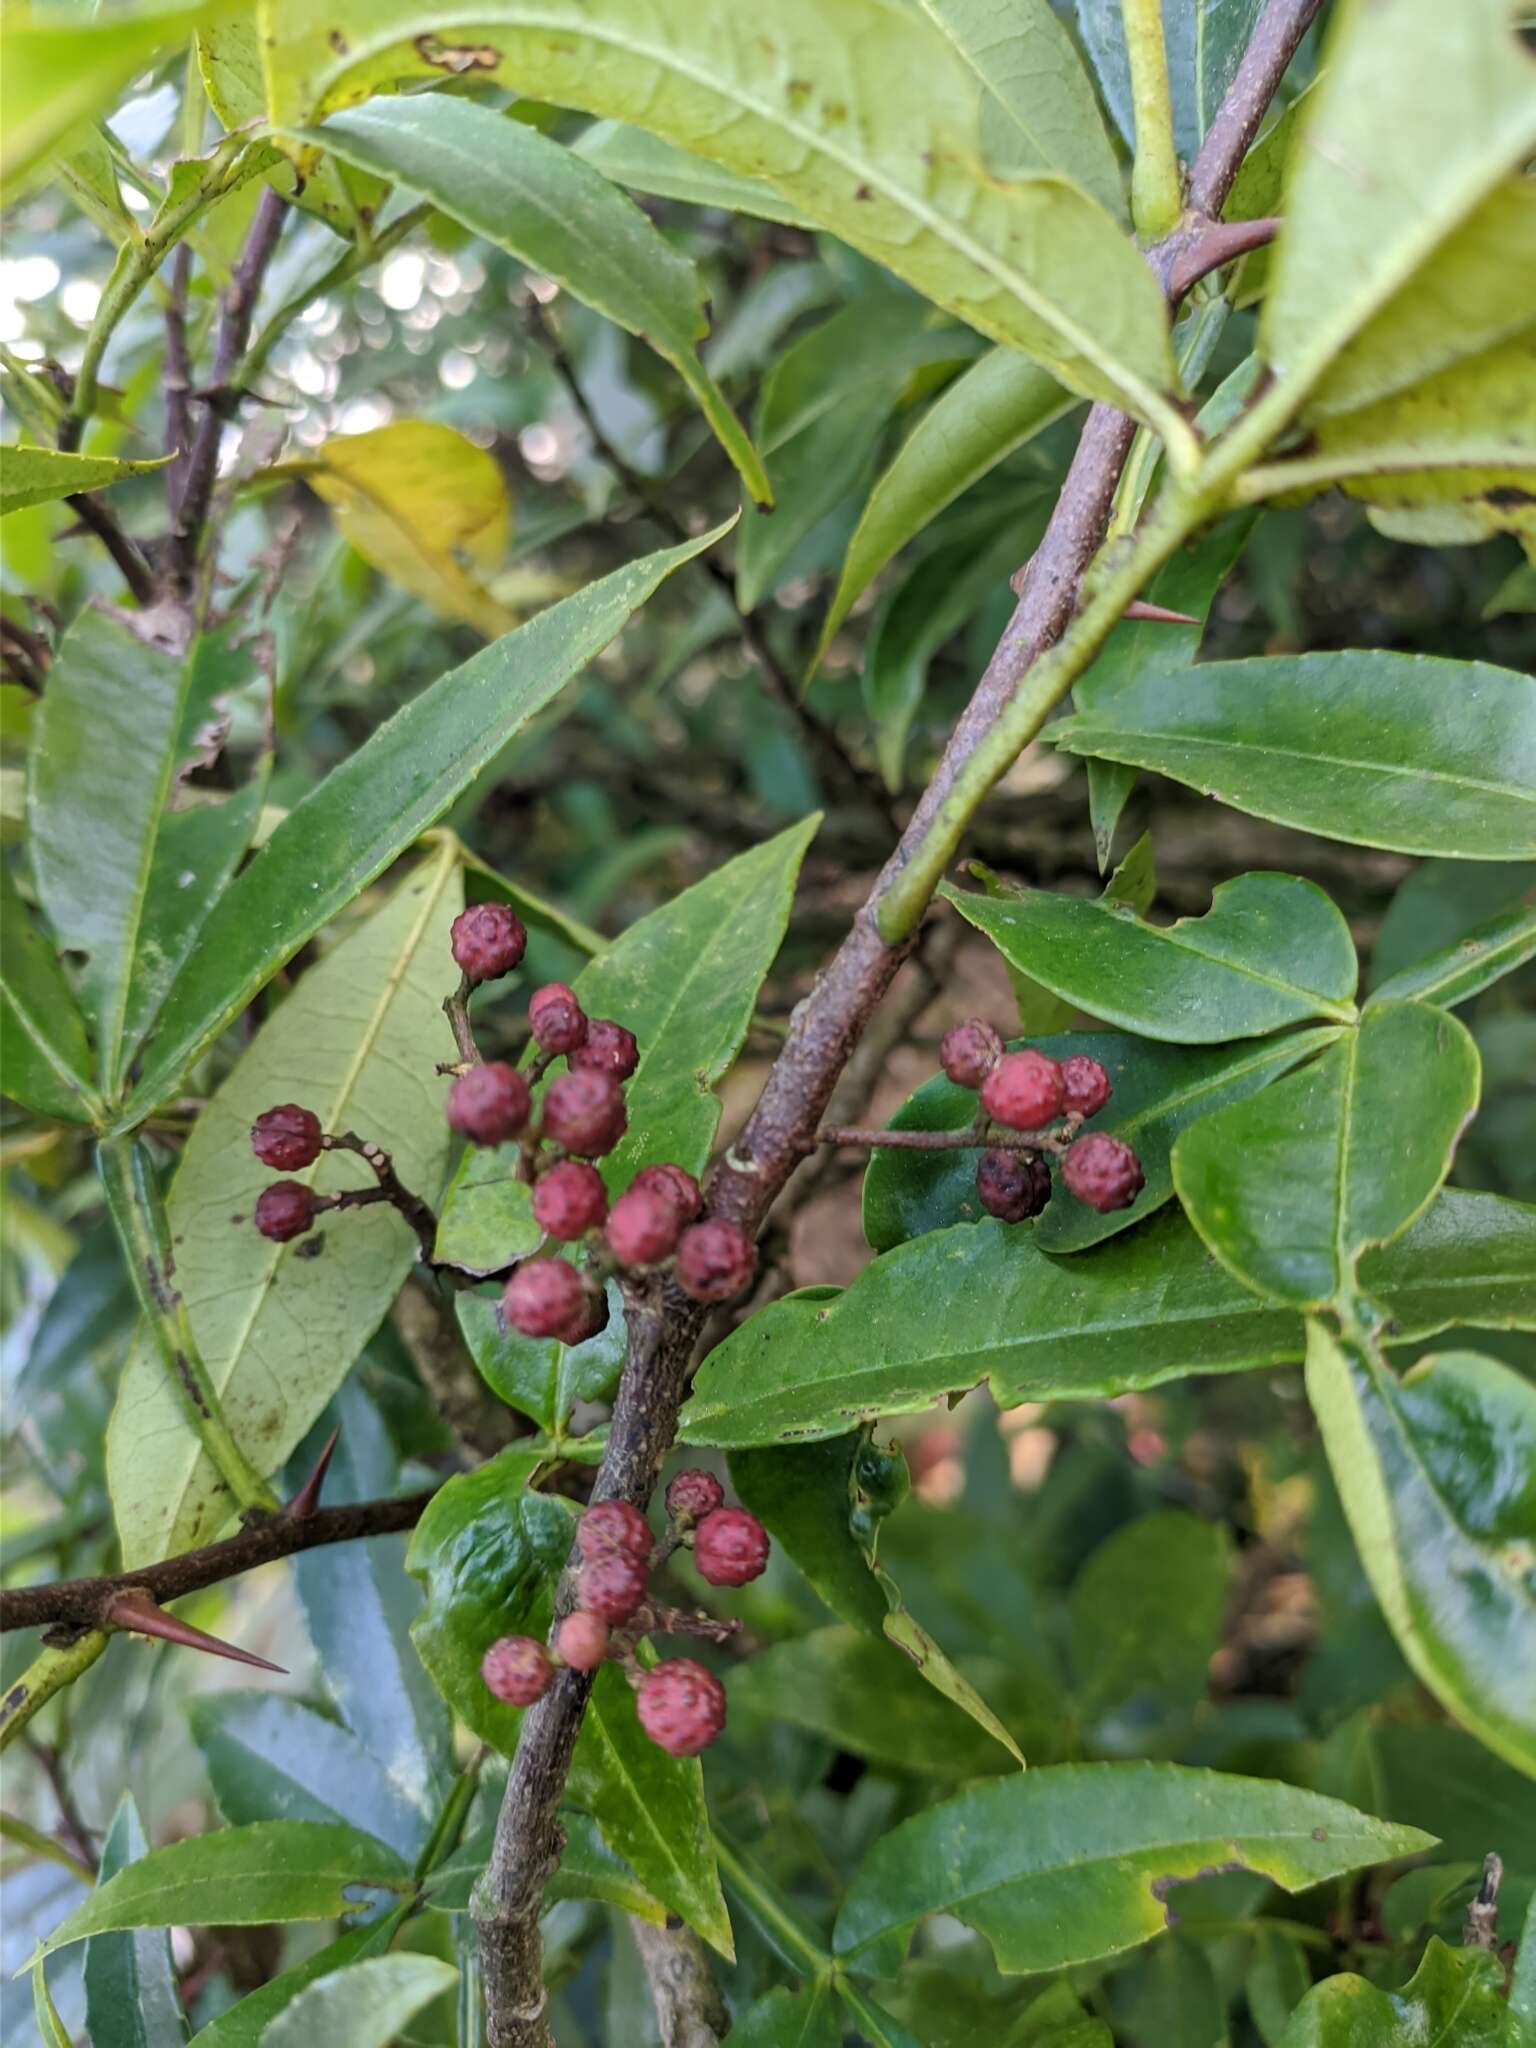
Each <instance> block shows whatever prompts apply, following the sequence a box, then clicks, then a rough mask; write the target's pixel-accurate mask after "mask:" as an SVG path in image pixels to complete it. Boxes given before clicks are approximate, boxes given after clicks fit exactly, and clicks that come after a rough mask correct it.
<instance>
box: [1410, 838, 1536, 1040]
mask: <svg viewBox="0 0 1536 2048" xmlns="http://www.w3.org/2000/svg"><path fill="white" fill-rule="evenodd" d="M1532 895H1536V862H1530V861H1475V860H1426V861H1421V862H1420V864H1419V865H1418V867H1416V868H1415V869H1414V870H1413V872H1412V874H1410V875H1409V877H1408V879H1407V880H1406V881H1405V882H1403V883H1402V884H1401V886H1400V887H1399V889H1398V891H1397V894H1396V895H1395V896H1394V897H1393V898H1392V901H1391V902H1390V903H1389V904H1388V905H1387V914H1386V916H1385V917H1384V918H1383V919H1382V921H1381V929H1380V930H1379V931H1378V932H1377V934H1376V944H1375V946H1374V948H1373V949H1372V953H1371V976H1372V980H1373V982H1375V983H1376V984H1378V985H1379V984H1380V983H1381V982H1383V981H1386V980H1389V979H1390V978H1391V977H1392V976H1394V975H1398V974H1402V973H1404V972H1406V971H1407V970H1408V969H1410V968H1414V967H1417V966H1418V964H1419V963H1420V962H1421V961H1424V960H1428V959H1429V958H1430V956H1431V955H1433V954H1436V953H1450V952H1454V950H1455V947H1456V942H1457V940H1458V939H1464V938H1466V937H1468V936H1469V935H1470V934H1471V933H1472V932H1474V931H1476V929H1477V927H1478V926H1479V925H1482V924H1487V923H1488V922H1489V921H1490V920H1491V919H1493V918H1497V917H1500V916H1502V914H1503V913H1504V912H1505V911H1506V910H1518V909H1521V908H1523V907H1524V905H1525V903H1526V900H1527V899H1528V898H1529V897H1531V896H1532ZM1444 1007H1447V1008H1448V1007H1449V1005H1446V1006H1444Z"/></svg>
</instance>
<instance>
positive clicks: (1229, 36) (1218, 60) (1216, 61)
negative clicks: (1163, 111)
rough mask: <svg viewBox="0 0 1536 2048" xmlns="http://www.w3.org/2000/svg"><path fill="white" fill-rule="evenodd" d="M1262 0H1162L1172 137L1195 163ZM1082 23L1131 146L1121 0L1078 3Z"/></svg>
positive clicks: (1132, 133) (1128, 77) (1132, 119)
mask: <svg viewBox="0 0 1536 2048" xmlns="http://www.w3.org/2000/svg"><path fill="white" fill-rule="evenodd" d="M1262 6H1263V0H1164V4H1163V7H1162V9H1161V12H1162V18H1163V38H1164V43H1165V46H1166V49H1167V56H1168V89H1169V95H1170V98H1171V99H1172V102H1173V131H1174V140H1175V142H1176V143H1177V145H1178V151H1179V154H1180V156H1182V157H1185V158H1186V159H1188V160H1190V161H1193V160H1194V158H1195V156H1196V155H1197V154H1198V152H1199V149H1200V145H1201V143H1202V142H1203V141H1204V140H1205V132H1206V130H1207V129H1208V128H1209V127H1210V125H1211V121H1212V119H1213V117H1214V115H1215V113H1216V109H1217V108H1218V107H1219V106H1220V105H1221V102H1222V97H1223V95H1224V94H1225V92H1226V90H1227V87H1228V86H1229V85H1230V84H1231V83H1232V80H1233V78H1234V77H1235V75H1236V72H1237V67H1238V64H1239V62H1240V61H1241V59H1242V54H1243V52H1244V50H1245V49H1247V47H1248V41H1249V38H1250V37H1251V35H1252V34H1253V27H1254V23H1255V22H1256V21H1257V20H1258V18H1259V14H1260V12H1261V10H1262ZM1077 20H1078V26H1079V28H1080V29H1081V30H1082V36H1083V41H1084V43H1085V44H1086V46H1087V49H1088V54H1089V56H1090V57H1091V58H1092V59H1093V65H1094V69H1095V70H1096V71H1097V73H1098V76H1099V83H1100V85H1101V86H1102V87H1103V89H1104V97H1105V99H1106V100H1107V101H1108V102H1109V109H1110V112H1111V113H1112V114H1113V115H1114V117H1115V122H1116V125H1117V126H1118V127H1119V130H1120V133H1121V134H1122V135H1123V136H1124V137H1125V140H1126V142H1127V144H1128V145H1132V146H1134V144H1135V140H1136V120H1135V115H1134V112H1133V110H1132V106H1131V75H1130V66H1129V64H1128V63H1127V60H1126V54H1125V28H1124V22H1123V18H1122V15H1121V11H1120V0H1077Z"/></svg>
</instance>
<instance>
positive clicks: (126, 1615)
mask: <svg viewBox="0 0 1536 2048" xmlns="http://www.w3.org/2000/svg"><path fill="white" fill-rule="evenodd" d="M106 1620H107V1623H108V1625H109V1626H110V1627H112V1628H126V1629H132V1630H133V1632H134V1634H135V1635H141V1636H158V1637H159V1638H160V1640H161V1641H162V1642H166V1643H180V1644H182V1645H183V1646H184V1647H185V1648H187V1649H189V1650H206V1651H207V1653H208V1655H209V1656H210V1657H228V1658H230V1659H231V1660H232V1661H233V1662H234V1663H236V1664H254V1665H255V1666H256V1667H257V1669H258V1670H260V1671H277V1672H281V1673H282V1675H283V1676H284V1677H285V1678H286V1677H287V1675H288V1674H287V1671H286V1670H285V1668H284V1667H283V1666H282V1665H281V1664H270V1663H268V1661H267V1659H266V1658H265V1657H258V1656H256V1654H255V1653H254V1652H253V1651H251V1650H237V1649H236V1648H235V1646H234V1644H233V1643H222V1642H220V1641H219V1638H218V1637H217V1636H210V1635H208V1634H206V1633H205V1632H204V1631H203V1630H202V1629H200V1628H193V1626H192V1624H191V1623H190V1622H188V1621H178V1619H177V1618H176V1616H175V1615H174V1614H167V1613H166V1611H165V1609H164V1608H163V1607H161V1606H159V1605H158V1603H157V1602H156V1601H154V1600H153V1599H152V1598H151V1597H150V1595H149V1594H148V1593H145V1592H142V1591H141V1590H139V1589H138V1588H137V1587H133V1586H129V1587H127V1588H125V1589H124V1591H122V1592H121V1593H114V1594H113V1596H112V1600H111V1603H110V1605H109V1606H108V1608H107V1612H106Z"/></svg>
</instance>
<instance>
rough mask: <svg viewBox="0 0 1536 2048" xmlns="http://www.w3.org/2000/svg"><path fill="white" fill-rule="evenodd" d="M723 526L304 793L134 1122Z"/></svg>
mask: <svg viewBox="0 0 1536 2048" xmlns="http://www.w3.org/2000/svg"><path fill="white" fill-rule="evenodd" d="M721 531H723V529H716V531H715V532H713V533H709V534H705V535H703V536H702V537H701V538H700V539H698V540H693V541H688V542H687V543H685V544H684V545H683V546H681V547H676V548H667V549H663V550H662V552H661V553H659V554H655V555H648V556H646V557H644V558H643V559H642V560H640V561H638V562H632V563H630V564H628V565H627V566H626V567H624V568H622V569H617V570H615V571H614V572H613V573H612V574H611V575H609V576H605V577H603V578H602V579H601V581H599V582H597V583H592V584H589V585H588V586H587V588H586V589H585V590H582V591H580V592H578V593H577V595H576V596H575V597H570V598H567V599H565V601H564V602H563V603H561V604H556V605H551V607H550V608H549V610H548V611H546V612H541V613H540V614H539V616H538V617H537V618H536V619H532V620H530V621H529V623H528V624H527V625H526V626H520V627H519V628H518V630H517V631H516V632H515V633H509V634H507V635H506V637H505V638H504V639H501V640H498V641H496V642H494V644H493V645H491V646H490V647H487V648H484V649H483V650H482V651H481V652H480V653H479V654H477V655H475V656H473V658H472V659H471V660H469V661H467V662H465V663H464V664H463V665H462V667H460V668H456V669H453V670H451V671H450V672H449V673H448V674H447V675H445V676H440V677H439V678H438V680H437V681H436V682H435V683H433V684H432V685H431V687H430V688H428V689H426V690H423V691H421V692H420V694H419V695H417V696H415V697H413V698H412V699H411V700H410V702H409V703H407V704H406V705H405V706H404V708H403V709H402V710H400V711H397V712H396V713H395V715H394V717H393V718H391V719H389V720H388V721H387V722H386V723H385V724H384V725H382V726H380V727H379V728H378V729H377V731H376V732H374V733H373V735H372V736H371V737H370V738H369V739H368V740H367V741H365V743H364V744H363V745H362V746H361V747H359V748H358V749H357V751H356V752H355V753H353V754H350V755H348V756H347V758H346V759H345V760H344V761H343V762H341V763H340V765H339V766H337V767H336V768H334V769H332V771H331V773H330V774H329V775H328V776H327V777H326V778H325V780H324V781H323V782H322V783H321V784H320V785H319V787H318V788H317V789H315V790H313V791H312V792H311V793H310V794H309V795H308V796H307V797H305V798H304V799H303V801H302V802H300V803H299V804H297V805H296V806H295V807H294V809H293V810H291V811H290V812H289V813H288V816H287V817H286V818H285V819H284V820H283V822H282V824H281V825H279V826H278V828H277V830H276V831H275V832H274V833H273V834H272V836H271V838H270V839H269V840H267V842H266V844H265V845H264V846H263V847H262V849H261V851H260V853H259V854H258V855H257V856H256V858H255V859H254V860H253V861H252V862H251V863H250V865H249V867H247V868H246V869H245V871H244V872H243V873H242V874H241V875H240V877H239V878H238V880H237V881H236V882H235V883H234V884H233V886H232V887H231V888H229V889H228V890H226V892H225V894H224V896H223V897H222V899H221V900H220V902H219V904H218V907H217V909H216V910H215V911H214V913H213V915H212V916H211V917H210V918H209V919H208V922H207V923H206V924H205V925H204V927H203V932H202V940H201V943H200V944H199V946H198V947H197V949H196V951H195V952H194V953H193V955H192V957H191V959H190V960H189V961H188V962H187V964H186V966H185V967H184V968H183V969H182V971H181V973H180V974H179V975H178V977H177V979H176V983H175V985H174V987H173V988H172V990H171V993H170V996H169V998H168V999H167V1001H166V1005H165V1008H164V1010H163V1011H162V1012H161V1017H160V1023H159V1029H158V1030H157V1032H156V1035H155V1038H154V1041H153V1043H152V1045H151V1047H150V1050H149V1055H148V1058H147V1060H146V1071H145V1073H144V1075H143V1078H142V1079H141V1080H140V1082H139V1085H138V1087H137V1088H136V1089H135V1091H134V1095H133V1098H132V1101H131V1102H130V1104H129V1108H128V1111H127V1113H126V1115H125V1122H126V1121H128V1120H130V1119H132V1120H136V1119H137V1118H138V1117H139V1116H140V1115H142V1114H144V1113H145V1112H147V1111H148V1110H149V1109H151V1108H152V1107H154V1105H155V1104H156V1103H158V1102H159V1101H160V1100H161V1099H162V1098H163V1097H164V1095H166V1094H167V1093H168V1092H170V1091H172V1090H174V1088H175V1086H176V1084H177V1082H178V1081H179V1079H180V1077H181V1075H182V1074H183V1072H184V1071H185V1070H186V1068H187V1066H188V1065H189V1064H190V1062H191V1061H192V1060H194V1059H196V1058H197V1057H198V1055H199V1054H200V1053H201V1052H203V1051H204V1050H205V1049H206V1048H207V1047H208V1046H209V1045H211V1044H212V1042H213V1040H214V1039H215V1038H217V1037H218V1035H219V1033H220V1032H221V1031H222V1030H223V1029H224V1027H225V1025H226V1024H228V1023H229V1021H230V1020H231V1018H233V1017H235V1016H237V1015H238V1014H239V1012H240V1011H241V1010H242V1009H243V1008H244V1007H245V1005H246V1004H247V1003H248V1002H249V1001H250V999H251V997H252V996H253V995H254V994H255V993H256V991H257V989H259V988H260V987H261V986H262V984H263V983H264V982H266V981H267V980H269V979H270V977H271V976H272V975H273V974H275V973H276V972H277V970H278V968H279V967H280V966H282V964H283V962H284V961H285V960H288V959H290V958H291V957H292V956H293V954H294V953H296V952H297V951H298V949H299V948H300V946H302V945H303V944H304V943H305V941H306V940H307V939H309V938H312V937H313V936H314V934H315V933H316V932H317V931H318V930H319V929H320V928H321V926H322V925H324V924H325V923H326V922H327V921H328V920H329V919H330V918H332V917H334V916H335V914H336V913H337V912H338V911H339V910H342V909H344V908H345V907H346V905H347V904H348V903H350V902H351V901H352V899H353V898H354V897H355V896H356V895H357V894H358V893H359V892H360V891H361V890H363V889H365V888H366V887H367V885H368V884H369V882H371V881H372V880H373V879H374V878H375V877H376V876H377V875H380V874H382V873H383V871H384V869H385V868H386V867H388V865H389V864H390V862H391V861H392V860H394V859H396V858H397V856H398V855H400V854H401V853H403V852H404V851H405V849H406V848H407V847H408V846H409V845H410V844H411V843H412V841H413V840H414V839H415V838H416V837H417V835H418V834H419V833H421V832H422V831H424V830H425V829H426V827H427V826H429V825H431V824H432V823H433V822H434V821H435V820H436V819H437V818H439V817H441V815H442V814H443V812H444V811H445V810H446V809H447V808H448V806H449V805H450V804H451V803H452V802H453V800H454V798H455V797H456V796H457V795H458V794H459V792H460V791H461V790H462V789H464V788H465V787H466V785H467V784H468V783H469V782H471V781H472V780H473V778H474V777H475V776H476V775H478V774H479V773H480V771H481V770H482V769H483V768H484V767H485V766H486V765H487V764H488V763H489V762H490V761H492V760H494V758H495V757H496V755H497V754H498V753H499V752H500V750H501V748H502V747H504V746H505V745H506V743H507V741H508V740H509V739H510V738H511V737H512V735H513V734H514V733H516V732H517V731H519V730H520V728H521V727H522V726H523V725H525V724H526V723H527V721H528V720H529V719H530V718H531V717H532V716H533V715H534V713H535V712H537V711H541V710H542V709H543V708H544V706H545V705H546V704H548V703H549V701H550V700H551V698H553V697H554V696H555V695H556V693H557V692H558V691H559V690H560V689H561V688H562V687H563V685H564V684H566V683H567V682H569V681H570V679H571V678H572V676H574V675H577V674H579V673H580V672H581V670H582V669H583V668H585V667H586V665H587V664H588V662H590V661H592V660H593V659H594V658H595V657H596V656H597V655H598V654H599V653H601V651H602V650H603V648H604V647H606V646H607V644H608V642H609V641H610V640H612V639H613V638H614V636H615V635H616V634H617V633H618V632H619V631H620V629H621V628H622V627H623V625H624V622H625V620H626V619H627V618H628V617H629V615H630V613H631V612H633V611H635V610H636V609H637V608H638V607H639V606H640V605H642V604H643V603H644V602H645V600H646V599H647V598H648V597H649V596H650V595H651V593H652V592H653V591H654V590H655V589H656V587H657V586H658V584H660V583H661V582H662V581H663V579H664V578H665V577H666V576H667V575H668V574H669V573H670V572H671V571H672V570H673V569H675V568H677V567H678V566H679V565H680V564H681V563H683V562H686V561H690V560H692V558H693V557H694V556H695V555H696V554H698V553H699V552H700V551H701V550H702V549H703V548H706V547H708V546H710V545H711V543H712V542H713V541H715V540H716V539H718V538H719V534H720V532H721Z"/></svg>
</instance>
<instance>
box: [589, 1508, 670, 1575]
mask: <svg viewBox="0 0 1536 2048" xmlns="http://www.w3.org/2000/svg"><path fill="white" fill-rule="evenodd" d="M653 1540H654V1539H653V1538H652V1536H651V1525H650V1523H649V1522H648V1521H647V1520H646V1519H645V1517H644V1515H642V1514H641V1512H640V1510H639V1509H638V1508H635V1507H631V1506H630V1504H629V1502H628V1501H627V1500H600V1501H597V1502H595V1503H594V1505H593V1506H591V1507H589V1508H588V1509H587V1511H586V1513H585V1514H584V1515H583V1516H582V1518H581V1520H580V1521H579V1522H578V1523H577V1525H576V1548H577V1549H578V1550H579V1551H580V1552H581V1554H582V1556H583V1557H606V1556H607V1554H608V1552H609V1551H610V1550H622V1551H623V1552H624V1553H625V1555H626V1556H628V1557H633V1558H637V1559H638V1560H639V1562H640V1563H641V1564H644V1563H645V1562H646V1561H647V1559H648V1558H649V1557H650V1554H651V1547H652V1543H653Z"/></svg>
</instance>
